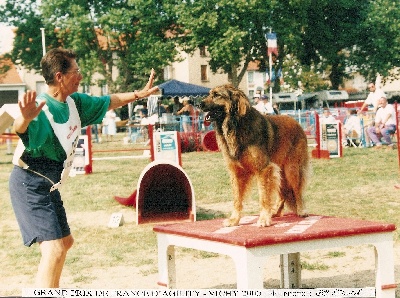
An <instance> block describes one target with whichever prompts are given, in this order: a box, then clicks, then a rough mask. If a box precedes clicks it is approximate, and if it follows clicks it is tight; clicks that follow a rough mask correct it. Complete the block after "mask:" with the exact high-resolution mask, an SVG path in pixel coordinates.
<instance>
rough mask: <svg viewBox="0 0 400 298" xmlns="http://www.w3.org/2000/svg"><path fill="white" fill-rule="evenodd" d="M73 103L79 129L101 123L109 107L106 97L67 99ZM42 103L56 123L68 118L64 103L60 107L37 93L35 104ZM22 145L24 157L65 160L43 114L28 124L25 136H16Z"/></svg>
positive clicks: (61, 149) (47, 96) (63, 153)
mask: <svg viewBox="0 0 400 298" xmlns="http://www.w3.org/2000/svg"><path fill="white" fill-rule="evenodd" d="M70 96H71V98H72V99H73V100H74V102H75V105H76V108H77V110H78V114H79V117H80V120H81V125H82V127H84V126H87V125H91V124H99V123H101V121H102V120H103V118H104V116H105V114H106V112H107V110H108V107H109V105H110V100H111V98H110V96H109V95H107V96H99V97H96V96H90V95H87V94H83V93H74V94H72V95H70ZM43 100H45V101H46V105H47V106H48V107H49V111H50V113H51V114H52V115H53V118H54V121H55V122H56V123H65V122H66V121H67V120H68V118H69V109H68V104H67V103H62V102H59V101H57V100H55V99H54V98H52V97H51V96H50V95H48V94H47V93H41V94H39V95H38V96H37V99H36V101H37V102H40V101H43ZM19 136H20V137H21V140H22V142H23V143H24V145H25V154H27V155H29V156H30V157H31V158H38V157H46V158H49V159H52V160H55V161H60V162H63V161H64V160H65V159H66V158H67V156H66V153H65V151H64V149H63V147H62V146H61V144H60V142H59V141H58V138H57V137H56V135H55V134H54V132H53V129H52V127H51V124H50V122H49V120H48V119H47V117H46V114H45V113H44V112H43V111H41V112H40V113H39V115H38V116H37V117H36V118H35V119H34V120H32V121H31V123H29V126H28V129H27V131H26V132H25V133H23V134H19Z"/></svg>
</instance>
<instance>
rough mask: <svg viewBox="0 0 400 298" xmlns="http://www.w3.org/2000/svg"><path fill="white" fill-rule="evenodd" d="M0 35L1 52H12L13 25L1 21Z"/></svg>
mask: <svg viewBox="0 0 400 298" xmlns="http://www.w3.org/2000/svg"><path fill="white" fill-rule="evenodd" d="M0 36H1V37H0V54H4V53H8V52H10V51H11V49H12V42H13V36H14V33H13V32H12V29H11V27H8V26H6V25H5V24H2V23H0Z"/></svg>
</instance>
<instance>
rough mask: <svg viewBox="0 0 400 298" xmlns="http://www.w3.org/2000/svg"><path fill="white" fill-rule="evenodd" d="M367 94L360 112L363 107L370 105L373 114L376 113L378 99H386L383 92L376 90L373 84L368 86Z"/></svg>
mask: <svg viewBox="0 0 400 298" xmlns="http://www.w3.org/2000/svg"><path fill="white" fill-rule="evenodd" d="M368 89H369V91H370V92H369V94H368V97H367V99H366V100H365V101H364V103H363V105H362V106H361V109H360V112H362V111H363V110H364V108H365V107H367V106H370V105H372V107H373V112H374V114H375V113H376V111H377V109H378V105H379V99H381V98H383V97H384V98H386V95H385V92H383V91H382V89H380V88H377V87H376V85H375V84H374V83H373V82H370V83H369V84H368Z"/></svg>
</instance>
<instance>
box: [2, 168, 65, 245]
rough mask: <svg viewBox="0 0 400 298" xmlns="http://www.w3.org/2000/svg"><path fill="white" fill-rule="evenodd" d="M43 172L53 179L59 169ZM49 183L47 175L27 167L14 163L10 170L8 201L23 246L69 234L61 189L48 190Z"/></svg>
mask: <svg viewBox="0 0 400 298" xmlns="http://www.w3.org/2000/svg"><path fill="white" fill-rule="evenodd" d="M46 174H47V175H45V176H46V177H52V178H53V179H57V177H58V176H59V173H58V170H57V173H46ZM53 179H51V180H53ZM53 181H54V182H58V180H53ZM51 186H52V183H51V182H50V181H49V180H48V179H46V178H44V177H42V176H40V175H38V174H37V173H34V172H32V171H30V170H29V169H28V170H25V169H22V168H20V167H18V166H14V168H13V170H12V172H11V175H10V181H9V187H10V196H11V203H12V206H13V209H14V213H15V216H16V218H17V221H18V225H19V228H20V230H21V234H22V239H23V242H24V244H25V245H26V246H31V245H32V244H33V243H35V242H42V241H49V240H56V239H61V238H64V237H66V236H68V235H70V234H71V232H70V228H69V225H68V221H67V215H66V213H65V209H64V206H63V202H62V200H61V195H60V192H59V191H58V190H55V191H52V192H50V187H51Z"/></svg>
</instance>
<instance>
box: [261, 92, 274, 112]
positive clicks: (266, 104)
mask: <svg viewBox="0 0 400 298" xmlns="http://www.w3.org/2000/svg"><path fill="white" fill-rule="evenodd" d="M261 99H262V103H263V105H264V108H263V112H262V114H264V115H273V114H275V113H274V109H273V108H272V104H271V103H270V102H269V99H268V95H266V94H263V95H262V96H261Z"/></svg>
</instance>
